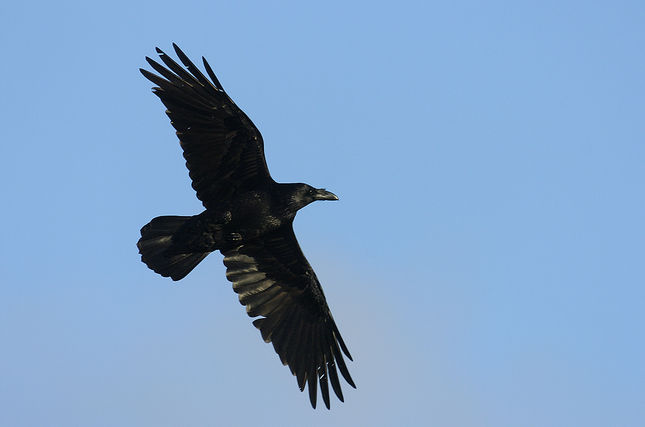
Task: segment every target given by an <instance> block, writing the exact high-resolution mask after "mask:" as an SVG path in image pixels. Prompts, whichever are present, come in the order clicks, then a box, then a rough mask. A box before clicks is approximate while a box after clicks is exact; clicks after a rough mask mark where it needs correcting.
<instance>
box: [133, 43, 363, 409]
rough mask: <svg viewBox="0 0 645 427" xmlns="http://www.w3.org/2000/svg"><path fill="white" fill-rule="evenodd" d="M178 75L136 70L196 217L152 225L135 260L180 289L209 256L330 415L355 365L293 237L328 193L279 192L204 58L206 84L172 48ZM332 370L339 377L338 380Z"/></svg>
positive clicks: (255, 141) (169, 62) (245, 122)
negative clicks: (187, 183)
mask: <svg viewBox="0 0 645 427" xmlns="http://www.w3.org/2000/svg"><path fill="white" fill-rule="evenodd" d="M173 47H174V49H175V52H176V54H177V56H178V57H179V59H180V61H181V62H182V63H183V65H184V66H183V67H182V66H181V65H179V64H178V63H177V62H175V61H174V60H173V59H172V58H171V57H169V56H168V55H166V54H165V53H164V52H163V51H161V49H159V48H157V53H158V54H159V57H160V58H161V61H162V62H163V64H165V67H164V66H163V65H161V64H160V63H158V62H156V61H155V60H153V59H150V58H148V57H146V61H147V62H148V64H150V67H152V69H153V70H154V71H156V72H157V73H158V74H154V73H152V72H150V71H147V70H144V69H140V71H141V73H142V74H143V75H144V76H145V77H146V78H147V79H148V80H150V81H151V82H152V83H154V84H155V85H156V87H154V88H153V92H154V94H155V95H157V96H158V97H159V98H160V99H161V102H162V103H163V104H164V105H165V106H166V108H167V110H166V114H167V115H168V117H170V122H171V124H172V126H173V127H174V128H175V130H176V131H177V132H176V133H177V137H178V138H179V141H180V145H181V147H182V149H183V154H184V158H185V159H186V166H187V168H188V171H189V175H190V178H191V180H192V186H193V189H194V190H195V191H196V192H197V198H198V199H199V200H200V201H201V202H202V204H203V205H204V208H205V210H204V211H203V212H202V213H200V214H198V215H194V216H159V217H156V218H154V219H153V220H152V221H150V222H149V223H148V224H146V225H145V226H144V227H143V228H142V229H141V238H140V239H139V241H138V243H137V247H138V248H139V253H140V254H141V260H142V261H143V262H144V263H145V264H146V265H147V266H148V267H149V268H151V269H152V270H154V271H155V272H157V273H159V274H161V275H162V276H164V277H170V278H172V280H181V279H182V278H184V277H185V276H186V275H187V274H188V273H190V272H191V271H192V270H193V269H194V268H195V266H197V264H199V262H200V261H202V260H203V259H204V258H205V257H206V256H207V255H208V254H210V253H211V252H213V251H217V250H219V251H220V252H221V253H222V255H224V265H225V266H226V278H227V279H228V280H229V281H231V282H232V283H233V290H234V291H235V292H236V293H237V294H238V295H239V300H240V303H242V304H243V305H245V306H246V311H247V313H248V315H249V316H250V317H257V319H255V320H253V325H254V326H255V327H256V328H258V329H259V330H260V333H261V335H262V338H263V339H264V341H265V342H267V343H268V342H271V343H273V347H274V349H275V351H276V353H277V354H278V356H279V357H280V360H281V361H282V363H283V364H284V365H288V366H289V369H290V370H291V373H292V374H293V375H294V376H295V377H296V379H297V383H298V386H299V387H300V390H301V391H303V390H304V388H305V385H307V386H308V390H309V399H310V401H311V405H312V407H314V408H315V407H316V395H317V388H318V385H320V392H321V394H322V398H323V400H324V402H325V406H326V407H327V408H328V409H329V383H331V388H332V389H333V390H334V392H335V393H336V396H338V399H340V401H343V392H342V390H341V386H340V381H339V375H338V371H340V373H341V375H342V376H343V378H344V379H345V381H346V382H347V383H348V384H349V385H350V386H352V387H354V388H356V385H355V384H354V381H353V380H352V377H351V376H350V374H349V371H348V370H347V366H346V364H345V361H344V358H343V354H344V355H345V356H346V357H347V358H349V360H352V357H351V355H350V353H349V350H348V349H347V346H346V345H345V343H344V341H343V338H342V337H341V335H340V332H339V331H338V327H337V326H336V322H334V318H333V317H332V315H331V311H330V310H329V307H328V306H327V302H326V300H325V295H324V293H323V290H322V287H321V286H320V282H319V281H318V278H317V277H316V274H315V273H314V271H313V269H312V268H311V266H310V265H309V262H307V259H306V258H305V256H304V254H303V253H302V250H301V249H300V246H299V245H298V241H297V240H296V236H295V234H294V232H293V220H294V218H295V216H296V213H297V212H298V210H299V209H301V208H303V207H305V206H307V205H308V204H310V203H311V202H314V201H316V200H338V197H336V195H334V194H333V193H331V192H329V191H326V190H325V189H317V188H314V187H311V186H309V185H307V184H285V183H277V182H275V181H274V180H273V179H272V178H271V175H270V174H269V169H268V167H267V164H266V159H265V156H264V142H263V140H262V135H261V134H260V131H259V130H258V129H257V128H256V127H255V125H254V124H253V122H251V120H250V119H249V118H248V117H247V115H246V114H244V112H243V111H242V110H241V109H240V108H238V107H237V105H235V103H234V102H233V101H232V100H231V98H230V97H229V96H228V95H227V94H226V92H225V91H224V89H223V87H222V85H221V84H220V82H219V80H218V79H217V77H216V76H215V74H214V73H213V70H212V68H211V67H210V65H209V64H208V62H207V61H206V59H205V58H203V57H202V60H203V63H204V68H205V70H206V73H207V74H208V77H210V79H209V78H207V77H206V76H205V75H204V74H202V72H201V71H200V70H199V68H197V67H196V66H195V65H194V64H193V63H192V62H191V60H190V59H189V58H188V57H187V56H186V55H185V54H184V53H183V52H182V51H181V50H180V49H179V47H178V46H177V45H176V44H174V43H173ZM337 370H338V371H337Z"/></svg>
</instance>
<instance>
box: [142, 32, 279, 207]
mask: <svg viewBox="0 0 645 427" xmlns="http://www.w3.org/2000/svg"><path fill="white" fill-rule="evenodd" d="M173 47H174V48H175V52H176V53H177V56H179V59H180V60H181V62H182V63H183V64H184V65H185V66H186V68H187V69H188V70H186V69H184V68H183V67H182V66H180V65H179V64H177V63H176V62H175V61H173V60H172V58H170V57H169V56H168V55H166V54H165V53H164V52H162V51H161V49H159V48H157V53H158V54H159V57H160V58H161V60H162V61H163V62H164V64H166V66H167V67H168V68H165V67H163V66H162V65H161V64H159V63H157V62H155V61H154V60H152V59H150V58H148V57H146V60H147V61H148V63H149V64H150V66H151V67H152V68H153V69H154V70H155V71H157V72H158V73H159V74H160V75H161V76H162V77H160V76H158V75H156V74H153V73H151V72H149V71H147V70H144V69H140V71H141V73H142V74H143V75H144V76H145V77H146V78H147V79H148V80H150V81H152V82H153V83H154V84H156V85H157V86H158V87H155V88H153V91H154V93H155V95H157V96H158V97H159V98H160V99H161V102H163V103H164V105H165V106H166V107H167V108H168V109H167V110H166V114H168V116H169V117H170V121H171V124H172V125H173V126H174V128H175V129H176V130H177V136H178V137H179V140H180V142H181V147H182V148H183V150H184V157H185V158H186V166H187V167H188V170H189V173H190V178H191V179H192V181H193V188H194V189H195V190H196V191H197V197H198V198H199V200H201V201H202V203H203V204H204V206H205V207H206V208H207V209H208V208H209V206H210V207H212V206H213V205H214V204H215V203H217V202H218V201H219V200H222V199H228V198H229V197H230V196H231V195H232V194H234V193H235V192H236V191H238V190H240V189H248V188H252V187H254V186H256V185H258V184H262V183H265V182H266V181H267V180H271V176H270V175H269V169H268V168H267V164H266V160H265V158H264V143H263V141H262V135H260V131H258V129H257V128H256V127H255V125H254V124H253V122H251V120H250V119H249V118H248V117H247V116H246V114H244V112H243V111H242V110H240V109H239V108H238V107H237V105H235V103H234V102H233V101H232V100H231V98H229V96H228V95H227V94H226V92H224V89H223V88H222V85H221V84H220V83H219V81H218V80H217V77H215V74H214V73H213V70H212V69H211V67H210V66H209V65H208V62H206V59H204V58H203V57H202V60H203V61H204V67H205V68H206V72H207V73H208V75H209V76H210V78H211V80H212V81H211V80H208V79H207V78H206V77H205V76H204V75H203V74H202V73H201V71H199V69H198V68H197V67H196V66H195V65H194V64H193V63H192V62H191V61H190V59H188V57H187V56H186V55H185V54H184V53H183V52H182V51H181V50H180V49H179V47H177V45H176V44H174V43H173Z"/></svg>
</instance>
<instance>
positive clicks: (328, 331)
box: [223, 225, 356, 408]
mask: <svg viewBox="0 0 645 427" xmlns="http://www.w3.org/2000/svg"><path fill="white" fill-rule="evenodd" d="M223 254H224V264H225V265H226V268H227V270H226V277H227V278H228V280H230V281H231V282H233V290H235V292H237V293H238V294H239V298H240V302H241V303H242V304H243V305H246V311H247V313H248V315H249V316H251V317H255V316H263V317H261V318H259V319H256V320H254V321H253V325H255V327H257V328H258V329H259V330H260V332H261V333H262V338H263V339H264V341H265V342H273V347H274V348H275V351H276V353H278V355H279V356H280V360H281V361H282V363H283V364H285V365H289V368H290V369H291V373H293V374H294V375H295V376H296V377H297V381H298V386H299V387H300V390H301V391H302V390H304V387H305V383H309V399H310V400H311V405H312V406H313V407H314V408H315V407H316V387H317V383H318V382H320V391H321V393H322V396H323V400H324V401H325V405H326V406H327V408H329V386H328V379H329V380H330V381H331V385H332V388H333V389H334V392H336V395H337V396H338V398H339V399H340V400H341V401H343V393H342V391H341V388H340V382H339V381H338V373H337V372H336V366H338V368H339V369H340V372H341V374H342V375H343V377H344V378H345V380H346V381H347V383H349V385H351V386H352V387H354V388H356V386H355V385H354V381H353V380H352V377H351V376H350V375H349V371H348V370H347V367H346V365H345V361H344V360H343V355H342V353H341V349H342V352H343V353H345V355H346V356H347V357H348V358H349V359H350V360H352V357H351V355H350V354H349V351H348V350H347V347H346V346H345V343H344V342H343V339H342V337H341V336H340V332H339V331H338V328H337V327H336V323H335V322H334V319H333V317H332V315H331V312H330V311H329V307H328V306H327V302H326V300H325V296H324V294H323V291H322V288H321V287H320V282H318V278H317V277H316V274H315V273H314V271H313V269H312V268H311V266H310V265H309V263H308V262H307V259H306V258H305V256H304V255H303V253H302V251H301V249H300V246H299V245H298V242H297V241H296V236H295V234H294V233H293V228H292V227H291V225H287V226H285V227H282V228H281V229H278V230H277V231H274V232H273V233H271V234H269V235H267V236H265V237H264V238H263V239H257V240H255V241H252V242H250V243H245V244H243V245H241V246H238V247H237V248H235V249H232V250H229V251H224V252H223Z"/></svg>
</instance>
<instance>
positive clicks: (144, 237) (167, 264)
mask: <svg viewBox="0 0 645 427" xmlns="http://www.w3.org/2000/svg"><path fill="white" fill-rule="evenodd" d="M191 218H192V217H190V216H158V217H156V218H154V219H153V220H152V221H150V222H149V223H148V224H146V225H144V226H143V228H142V229H141V238H140V239H139V241H138V242H137V247H138V248H139V253H140V254H141V261H143V262H144V263H145V264H146V265H147V266H148V267H149V268H150V269H152V270H154V271H155V272H156V273H159V274H161V275H162V276H164V277H170V278H172V280H181V279H183V278H184V277H186V275H187V274H188V273H190V272H191V271H192V270H193V268H195V266H197V264H199V263H200V262H201V260H203V259H204V258H206V256H207V255H208V254H209V253H210V252H192V253H176V251H173V250H172V249H173V236H174V234H175V233H176V232H177V231H178V230H179V229H180V228H181V227H182V226H183V225H184V224H185V223H186V221H188V220H189V219H191Z"/></svg>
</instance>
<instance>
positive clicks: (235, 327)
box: [0, 0, 645, 427]
mask: <svg viewBox="0 0 645 427" xmlns="http://www.w3.org/2000/svg"><path fill="white" fill-rule="evenodd" d="M233 3H235V4H233ZM0 40H1V42H0V43H1V44H2V55H3V61H2V64H3V66H2V67H0V91H1V93H2V96H1V97H0V98H1V100H0V117H1V119H0V120H2V124H3V126H2V131H1V132H2V141H3V143H2V144H1V145H0V164H1V167H0V182H1V184H0V185H1V191H2V194H3V200H4V203H3V208H2V210H1V211H2V213H0V220H1V222H0V223H2V224H3V226H4V228H3V233H2V239H0V241H1V243H0V255H1V256H0V260H1V261H0V270H1V271H2V284H1V287H0V342H1V343H2V350H1V351H0V378H2V381H0V407H1V408H2V410H0V424H1V425H11V426H43V425H48V426H49V425H51V426H117V425H118V426H179V425H181V426H205V425H210V426H216V425H241V426H243V425H276V426H284V425H312V426H316V425H331V424H333V425H339V426H344V425H347V426H350V425H352V426H353V425H361V426H362V425H364V426H391V425H432V426H459V427H464V426H478V427H479V426H495V427H499V426H572V425H584V426H607V425H616V426H640V425H642V423H643V420H644V419H645V409H644V408H645V389H644V388H643V384H645V367H644V366H645V365H644V364H643V360H645V344H644V343H645V339H643V338H644V337H643V324H644V322H645V313H644V310H643V306H644V303H645V287H644V285H645V271H644V268H643V266H644V265H645V264H644V261H643V260H644V259H645V224H644V221H643V219H644V218H645V196H644V192H643V182H644V181H645V168H644V167H643V165H644V162H645V120H644V117H645V79H644V78H643V76H645V57H644V56H643V46H645V6H643V3H642V2H637V1H633V2H626V1H618V2H616V1H612V2H609V1H607V2H602V1H596V2H577V1H569V2H561V1H558V2H555V1H546V2H495V1H493V2H476V1H460V2H450V3H447V2H446V3H445V4H433V3H431V2H409V1H402V2H391V3H390V2H388V3H379V2H334V1H331V2H325V3H324V4H322V3H321V4H319V5H315V6H314V5H305V4H304V2H274V3H272V4H271V5H269V4H268V2H225V3H223V2H217V1H211V2H190V1H188V2H184V3H181V4H180V3H177V2H163V1H157V2H120V1H118V0H117V1H114V2H110V3H103V4H101V5H94V4H89V3H85V2H83V3H81V2H79V3H70V2H57V3H51V2H35V3H29V2H25V3H23V4H18V3H15V2H13V3H12V2H9V3H7V4H4V5H2V6H0ZM172 42H177V43H178V44H179V45H180V46H181V47H182V48H183V49H184V51H185V52H186V53H187V54H188V55H189V56H190V57H192V58H194V59H198V58H199V57H200V56H201V55H204V56H206V57H207V58H208V60H209V62H210V63H211V65H212V66H213V68H214V69H215V72H216V73H217V74H218V77H219V79H220V81H221V82H222V84H223V85H224V87H225V89H226V90H227V91H228V93H229V94H230V96H231V97H232V98H233V99H234V100H235V101H236V102H237V103H238V105H239V106H240V107H241V108H243V109H244V110H245V111H246V113H247V114H248V115H249V116H250V117H251V119H252V120H253V121H254V122H255V124H256V125H257V126H258V128H259V129H260V131H261V132H262V134H263V136H264V140H265V146H266V152H267V161H268V164H269V167H270V169H271V173H272V175H273V177H274V178H275V179H276V180H279V181H283V182H292V181H302V182H307V183H310V184H312V185H314V186H318V187H325V188H327V189H329V190H331V191H334V192H335V193H336V194H338V195H339V196H340V202H337V203H318V204H314V205H313V206H310V207H308V208H306V209H305V210H303V211H302V212H301V213H300V214H299V215H298V218H297V219H296V224H295V228H296V233H297V235H298V238H299V240H300V242H301V246H302V247H303V250H304V252H305V254H306V255H307V257H308V259H309V261H310V262H311V264H312V265H313V266H314V268H315V269H316V271H317V274H318V276H319V278H320V280H321V282H322V284H323V287H324V289H325V293H326V295H327V299H328V302H329V304H330V306H331V309H332V311H333V313H334V317H335V319H336V321H337V323H338V325H339V328H340V330H341V331H342V333H343V336H344V338H345V341H346V342H347V344H348V346H349V348H350V350H351V352H352V354H353V355H354V359H355V362H353V363H351V364H350V365H349V368H350V371H351V372H352V375H353V377H354V379H355V380H356V383H357V385H358V389H357V390H352V389H350V388H349V387H345V397H346V402H345V403H342V404H341V403H340V402H338V401H332V410H331V411H327V410H325V409H318V410H316V411H313V410H312V409H311V408H310V406H309V403H308V400H307V396H306V394H301V393H300V392H299V390H298V389H297V386H296V383H295V379H294V378H293V377H292V376H291V375H290V373H289V371H288V369H287V368H285V367H283V366H282V365H281V364H280V363H279V360H278V357H277V356H276V355H275V354H274V353H273V349H272V348H271V346H269V345H266V344H264V343H263V342H262V340H261V339H260V336H259V334H258V332H257V331H256V330H255V328H253V327H252V326H251V324H250V323H251V322H250V320H251V319H249V318H248V317H247V316H246V314H245V312H244V308H243V307H242V306H241V305H239V303H238V302H237V297H236V295H235V294H234V293H233V292H232V290H231V285H230V283H229V282H227V281H226V280H225V276H224V267H223V265H222V263H221V255H219V254H212V255H211V256H209V257H208V258H207V259H206V260H205V261H204V262H203V263H202V264H200V266H199V267H198V268H197V269H196V270H195V271H194V272H192V273H191V274H190V275H189V276H188V277H187V278H186V279H184V280H182V281H181V282H180V283H179V284H175V283H172V282H171V281H170V280H168V279H163V278H161V277H160V276H158V275H156V274H154V273H153V272H152V271H150V270H148V269H147V268H146V267H145V266H144V265H143V264H142V263H141V262H140V261H139V256H138V254H137V249H136V247H135V243H136V241H137V239H138V236H139V234H138V233H139V228H140V227H141V226H142V225H143V224H145V223H146V222H148V221H149V220H150V219H151V218H152V217H154V216H158V215H164V214H179V215H182V214H183V215H187V214H194V213H198V212H200V211H201V205H200V203H199V201H198V200H197V199H196V198H195V196H194V193H193V191H192V189H191V188H190V182H189V179H188V174H187V172H186V170H185V167H184V162H183V159H182V158H181V151H180V148H179V144H178V143H177V140H176V137H175V136H174V133H173V130H172V128H171V126H170V124H169V123H168V120H167V118H166V117H165V115H164V113H163V111H164V108H163V106H162V105H161V103H160V102H159V101H158V99H156V97H155V96H153V95H152V93H151V92H150V87H151V85H150V84H149V82H147V81H146V80H145V79H144V78H143V77H142V76H141V75H140V74H139V72H138V70H137V69H138V68H139V67H142V66H144V65H146V64H145V61H144V57H145V56H146V55H148V56H153V55H154V47H155V46H159V47H160V48H162V49H164V50H166V51H170V50H171V43H172Z"/></svg>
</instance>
